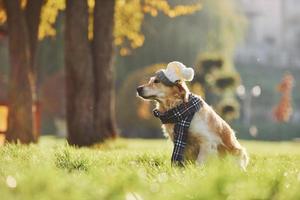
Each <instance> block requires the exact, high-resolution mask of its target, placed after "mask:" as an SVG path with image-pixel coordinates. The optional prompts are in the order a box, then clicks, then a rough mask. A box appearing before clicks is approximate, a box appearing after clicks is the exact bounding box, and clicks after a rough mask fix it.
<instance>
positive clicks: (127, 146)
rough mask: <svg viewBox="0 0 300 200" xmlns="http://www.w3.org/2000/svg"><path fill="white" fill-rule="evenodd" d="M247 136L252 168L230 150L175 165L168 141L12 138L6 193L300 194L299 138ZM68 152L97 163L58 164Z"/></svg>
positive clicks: (6, 156) (1, 175) (4, 164)
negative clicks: (84, 145) (27, 141)
mask: <svg viewBox="0 0 300 200" xmlns="http://www.w3.org/2000/svg"><path fill="white" fill-rule="evenodd" d="M110 143H111V142H110ZM243 143H244V145H245V146H246V147H247V149H248V151H249V153H250V157H251V161H250V165H249V167H248V169H247V172H245V173H244V172H242V171H240V170H239V169H238V168H237V167H236V165H235V161H234V160H232V158H230V157H229V158H224V159H223V160H222V161H220V160H215V159H212V160H210V161H209V162H208V163H207V164H206V165H205V166H202V167H198V166H195V165H188V166H187V167H186V168H185V169H180V168H172V167H170V154H171V150H172V145H171V143H168V142H167V141H165V140H124V139H118V140H117V141H115V142H114V145H115V147H116V148H112V146H111V144H110V145H108V146H110V148H108V149H107V148H106V145H104V147H103V148H100V149H99V148H97V147H95V148H93V149H77V148H73V147H70V146H67V145H65V144H64V141H63V140H57V139H52V138H42V139H41V143H40V144H38V145H30V146H22V145H6V146H3V147H1V148H0V193H1V199H6V200H10V199H24V200H26V199H30V200H35V199H38V200H39V199H74V200H76V199H122V200H124V199H144V200H147V199H149V200H150V199H151V200H152V199H174V200H176V199H278V200H280V199H282V200H290V199H295V200H296V199H299V198H300V192H299V188H300V169H299V166H300V146H299V144H297V143H292V142H281V143H271V142H243ZM270 149H272V151H270ZM65 152H68V153H66V154H69V156H70V158H71V160H73V159H74V160H75V159H79V160H80V159H81V157H83V158H84V159H87V160H89V162H90V164H89V165H85V166H86V170H77V169H76V170H71V171H69V172H68V170H67V171H66V169H65V168H61V167H57V165H56V162H57V155H60V156H62V157H63V159H62V160H65V159H66V157H69V156H65V155H64V154H65ZM76 155H78V156H76ZM60 156H59V157H60ZM66 160H69V159H66ZM64 162H68V161H64Z"/></svg>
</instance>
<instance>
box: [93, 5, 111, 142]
mask: <svg viewBox="0 0 300 200" xmlns="http://www.w3.org/2000/svg"><path fill="white" fill-rule="evenodd" d="M114 7H115V0H101V1H95V8H94V39H93V61H94V63H93V64H94V77H95V110H94V127H95V134H97V135H101V139H102V140H104V139H107V138H112V137H115V136H116V134H117V132H116V123H115V109H114V106H115V100H114V93H115V91H114V77H113V75H114V70H113V28H114Z"/></svg>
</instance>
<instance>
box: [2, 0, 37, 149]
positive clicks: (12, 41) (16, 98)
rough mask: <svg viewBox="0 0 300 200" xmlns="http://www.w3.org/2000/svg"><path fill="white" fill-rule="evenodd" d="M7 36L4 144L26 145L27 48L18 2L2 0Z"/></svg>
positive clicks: (28, 124) (28, 123) (30, 139)
mask: <svg viewBox="0 0 300 200" xmlns="http://www.w3.org/2000/svg"><path fill="white" fill-rule="evenodd" d="M4 3H5V8H6V13H7V17H8V18H7V24H8V34H9V53H10V65H11V66H10V80H9V91H8V96H9V116H8V130H7V135H6V140H7V141H8V142H17V141H18V140H19V141H20V142H21V143H30V142H33V141H35V138H34V136H33V134H32V97H31V92H30V84H29V77H28V72H29V70H30V56H31V55H30V47H29V38H28V31H27V27H26V21H25V17H24V13H23V12H22V10H21V7H20V3H19V0H5V1H4Z"/></svg>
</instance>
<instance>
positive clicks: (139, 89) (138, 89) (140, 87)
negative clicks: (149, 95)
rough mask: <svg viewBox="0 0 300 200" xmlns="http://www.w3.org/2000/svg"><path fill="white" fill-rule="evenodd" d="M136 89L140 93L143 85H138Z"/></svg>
mask: <svg viewBox="0 0 300 200" xmlns="http://www.w3.org/2000/svg"><path fill="white" fill-rule="evenodd" d="M136 91H137V92H138V94H141V93H142V91H143V86H139V87H137V88H136Z"/></svg>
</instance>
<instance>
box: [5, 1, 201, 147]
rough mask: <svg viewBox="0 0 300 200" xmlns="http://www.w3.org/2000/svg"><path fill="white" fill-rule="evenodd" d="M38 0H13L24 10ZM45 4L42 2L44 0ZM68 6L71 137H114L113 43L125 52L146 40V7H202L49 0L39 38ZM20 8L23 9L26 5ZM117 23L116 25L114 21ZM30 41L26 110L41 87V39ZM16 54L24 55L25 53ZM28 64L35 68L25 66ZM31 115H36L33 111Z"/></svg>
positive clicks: (83, 141) (84, 141)
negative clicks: (36, 67) (38, 56)
mask: <svg viewBox="0 0 300 200" xmlns="http://www.w3.org/2000/svg"><path fill="white" fill-rule="evenodd" d="M36 1H38V0H33V1H26V0H21V1H17V0H14V1H13V2H15V3H16V4H18V5H19V10H22V9H21V8H20V7H21V6H20V5H23V6H25V7H26V8H25V10H26V9H27V7H28V8H29V5H30V3H32V2H35V3H37V2H36ZM0 2H1V0H0ZM6 2H9V1H8V0H7V1H6ZM65 3H67V4H66V5H67V6H65ZM73 4H74V5H73ZM39 5H40V6H42V4H39ZM65 7H67V8H66V9H67V10H66V38H65V39H66V47H65V52H66V76H67V81H66V84H67V118H68V119H67V122H68V128H69V137H68V140H69V142H70V144H75V145H78V146H83V145H91V144H93V143H96V142H100V141H103V140H104V139H106V138H109V137H114V136H115V134H116V128H115V127H116V125H115V122H114V121H115V120H114V90H113V88H114V80H113V76H114V73H113V65H112V61H113V53H112V51H113V44H114V45H116V46H117V47H119V49H120V53H121V54H122V55H125V54H128V53H129V52H130V50H131V49H134V48H137V47H140V46H142V45H143V42H144V37H143V34H142V33H141V24H142V22H143V19H144V15H145V13H149V14H151V15H152V16H155V15H157V12H158V11H162V12H163V13H165V14H166V15H168V16H170V17H176V16H180V15H185V14H188V13H193V12H195V11H196V10H199V8H200V5H199V4H195V5H190V6H181V5H179V6H174V7H171V6H170V5H169V4H168V2H167V0H157V1H150V0H143V1H131V0H125V1H121V0H117V1H113V0H111V1H108V0H107V1H94V0H78V1H71V0H68V1H65V0H47V1H46V2H45V4H44V6H42V8H41V9H42V12H41V17H40V18H41V20H40V23H39V28H38V29H37V28H36V26H34V27H33V26H31V25H32V24H31V25H30V27H29V28H30V29H34V30H38V38H39V39H43V38H44V37H47V36H53V35H55V29H54V28H53V24H54V23H55V20H56V17H57V15H58V12H59V11H60V10H64V9H65ZM39 8H40V7H39ZM33 10H35V9H33ZM33 10H32V11H33ZM2 11H3V10H2V9H1V8H0V23H5V18H6V15H7V16H8V18H9V17H10V16H9V13H8V12H2ZM39 11H40V9H39ZM77 11H78V13H77ZM20 12H21V13H22V11H20ZM34 13H35V12H34ZM28 14H29V12H28ZM38 18H39V15H35V17H34V16H31V17H28V20H30V23H31V22H33V21H34V24H36V23H37V22H38V21H39V20H38ZM75 19H76V20H75ZM22 23H23V22H22ZM114 23H115V24H116V26H114ZM8 24H9V20H8ZM37 26H38V24H37ZM29 28H26V29H25V31H24V32H29V31H28V30H27V29H29ZM30 34H31V33H26V34H25V36H26V37H25V38H27V37H30V38H31V39H32V41H34V42H33V44H35V43H36V38H37V37H36V36H35V34H33V35H30ZM87 38H89V39H90V40H88V39H87ZM26 40H27V39H26ZM29 40H30V39H29ZM24 44H26V45H27V46H28V47H27V46H25V48H24V49H29V50H28V51H26V52H31V51H32V52H34V53H33V54H32V55H31V54H29V55H28V56H27V57H26V56H24V57H26V58H24V60H25V59H28V58H29V60H26V62H23V63H24V64H25V65H26V68H24V72H23V73H22V75H23V76H24V77H26V76H28V77H30V78H29V84H31V85H30V87H27V88H26V89H24V90H23V91H24V92H25V93H26V94H27V96H28V95H30V94H31V99H30V98H29V96H28V97H26V99H23V100H24V101H20V102H18V103H17V104H18V106H19V107H20V108H23V106H22V105H21V102H26V103H28V106H27V107H26V108H27V110H26V112H24V113H28V112H29V107H30V105H32V103H31V102H32V101H33V100H32V99H35V98H36V96H35V95H34V94H35V92H34V91H35V88H36V87H35V84H32V83H35V76H34V74H33V73H31V70H30V66H34V61H33V60H34V57H35V55H34V54H35V45H32V47H33V48H32V49H31V43H30V44H27V42H24ZM30 59H32V60H30ZM15 60H18V61H19V60H20V59H19V58H18V59H15ZM27 62H28V63H29V64H27ZM27 65H28V67H27ZM27 68H28V69H29V70H25V69H27ZM32 71H33V70H32ZM26 73H27V74H26ZM14 76H15V75H14ZM24 79H25V78H24ZM30 88H31V90H30ZM18 90H19V88H18ZM18 90H15V91H18ZM29 118H30V119H31V117H29ZM14 127H15V128H16V129H18V130H19V131H22V129H23V128H22V127H21V126H18V125H17V124H15V126H14ZM30 129H32V128H30V127H29V128H28V134H29V132H30ZM20 137H22V136H21V135H19V136H17V138H20ZM29 141H31V140H29Z"/></svg>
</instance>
